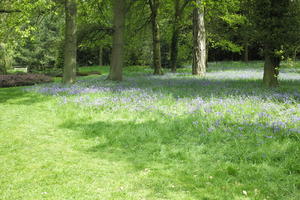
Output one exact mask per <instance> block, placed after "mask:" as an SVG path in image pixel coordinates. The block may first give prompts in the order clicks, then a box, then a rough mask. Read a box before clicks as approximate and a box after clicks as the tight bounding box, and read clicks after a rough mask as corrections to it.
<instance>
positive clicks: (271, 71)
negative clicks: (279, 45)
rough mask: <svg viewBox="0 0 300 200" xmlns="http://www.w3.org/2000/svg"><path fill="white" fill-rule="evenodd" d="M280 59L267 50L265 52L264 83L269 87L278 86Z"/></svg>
mask: <svg viewBox="0 0 300 200" xmlns="http://www.w3.org/2000/svg"><path fill="white" fill-rule="evenodd" d="M279 65H280V59H279V58H278V57H276V56H275V55H274V53H271V52H270V51H267V52H266V53H265V66H264V78H263V82H264V85H266V86H267V87H277V86H278V75H279Z"/></svg>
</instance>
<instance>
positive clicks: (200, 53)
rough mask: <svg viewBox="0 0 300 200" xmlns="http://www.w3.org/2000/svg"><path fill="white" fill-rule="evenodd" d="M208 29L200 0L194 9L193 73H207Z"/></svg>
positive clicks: (200, 74)
mask: <svg viewBox="0 0 300 200" xmlns="http://www.w3.org/2000/svg"><path fill="white" fill-rule="evenodd" d="M206 60H207V59H206V31H205V23H204V8H203V6H202V5H201V2H200V1H197V5H196V7H195V8H194V11H193V66H192V73H193V75H198V76H204V75H205V73H206Z"/></svg>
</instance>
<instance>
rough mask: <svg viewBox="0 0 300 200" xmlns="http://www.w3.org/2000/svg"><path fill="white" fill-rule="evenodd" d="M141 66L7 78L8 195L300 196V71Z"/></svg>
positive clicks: (3, 156)
mask: <svg viewBox="0 0 300 200" xmlns="http://www.w3.org/2000/svg"><path fill="white" fill-rule="evenodd" d="M136 69H137V68H128V69H127V71H126V74H127V78H126V80H125V81H124V82H123V83H112V82H109V81H105V80H104V79H105V76H100V77H97V76H95V77H89V78H85V79H84V80H81V81H79V83H77V84H76V85H75V86H71V87H63V86H61V85H59V84H56V83H55V84H47V85H43V86H36V87H28V88H27V89H25V90H24V88H9V89H0V113H1V114H0V199H1V200H2V199H3V200H11V199H13V200H15V199H22V200H23V199H25V200H27V199H34V200H35V199H55V200H56V199H82V200H83V199H84V200H87V199H91V200H92V199H93V200H94V199H151V200H152V199H172V200H173V199H295V200H296V199H299V198H300V193H299V190H300V182H299V180H300V156H299V155H300V128H299V127H300V103H299V102H300V95H299V94H300V91H299V88H300V75H299V74H297V73H295V72H286V73H283V74H282V77H283V78H282V81H281V84H282V86H281V87H280V88H278V89H271V90H269V89H266V88H264V87H262V86H261V81H260V78H261V70H259V69H256V68H254V69H248V71H247V70H246V71H245V70H242V71H239V70H237V69H230V71H222V72H220V71H219V70H217V69H216V70H213V69H212V70H211V72H209V73H208V76H207V78H195V77H192V76H189V75H188V74H185V73H179V74H167V75H166V76H163V77H157V76H150V75H146V74H145V71H146V72H147V71H148V70H147V69H146V68H138V70H136ZM83 70H89V69H88V68H83ZM93 70H94V69H93ZM136 71H138V73H137V72H136ZM182 72H185V71H182Z"/></svg>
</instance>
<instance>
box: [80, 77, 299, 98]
mask: <svg viewBox="0 0 300 200" xmlns="http://www.w3.org/2000/svg"><path fill="white" fill-rule="evenodd" d="M280 83H281V85H280V87H278V88H267V87H265V86H263V84H262V80H257V79H207V78H196V77H190V76H189V77H185V76H182V77H181V76H173V75H171V76H162V77H160V76H151V75H139V76H137V77H127V78H125V81H124V82H121V83H114V82H111V81H103V80H101V79H100V80H99V79H94V80H86V82H85V84H86V85H87V86H88V87H96V88H97V87H101V88H105V89H109V90H110V91H112V92H113V93H115V94H119V93H120V91H126V90H131V89H139V90H143V89H150V91H153V92H154V93H162V94H165V95H172V96H173V97H174V98H175V99H176V98H193V97H201V98H203V99H210V98H212V97H213V98H224V97H228V96H230V97H243V98H244V97H258V98H260V99H266V98H269V97H272V96H273V95H275V96H276V98H277V99H278V100H279V101H284V99H286V98H290V97H291V98H294V99H295V101H298V102H299V101H300V90H299V88H300V76H299V80H281V82H280Z"/></svg>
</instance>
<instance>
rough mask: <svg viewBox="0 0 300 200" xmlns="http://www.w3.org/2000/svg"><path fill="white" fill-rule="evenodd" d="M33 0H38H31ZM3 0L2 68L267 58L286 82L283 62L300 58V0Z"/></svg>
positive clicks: (267, 78) (67, 78)
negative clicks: (280, 71)
mask: <svg viewBox="0 0 300 200" xmlns="http://www.w3.org/2000/svg"><path fill="white" fill-rule="evenodd" d="M29 2H30V3H29ZM29 2H27V1H17V2H16V1H9V0H5V1H1V8H2V9H1V10H0V13H1V27H2V28H1V38H2V39H1V40H2V41H1V51H2V53H1V56H2V59H1V60H2V64H1V73H2V74H4V73H6V71H7V69H6V68H10V67H11V66H13V65H15V66H25V67H28V71H29V72H34V71H41V73H43V71H44V72H45V71H55V70H56V71H60V70H63V71H64V73H63V74H64V82H65V83H72V82H74V81H75V74H76V68H77V66H80V65H100V66H102V65H111V71H110V74H109V76H108V79H112V80H122V69H123V67H124V66H130V65H143V66H144V65H149V66H151V67H152V68H153V71H154V74H160V75H162V74H163V68H166V69H167V71H168V70H169V69H170V70H171V71H172V72H176V69H177V68H178V67H181V66H186V65H192V68H193V70H192V73H193V74H194V75H200V76H203V75H205V71H206V67H207V62H208V61H222V60H244V61H245V62H248V61H249V60H257V59H264V60H265V64H264V65H265V67H264V77H263V80H264V84H265V85H267V86H270V87H274V86H277V85H278V80H277V77H278V74H279V67H280V62H281V61H282V60H287V59H296V57H297V51H298V47H299V35H300V34H299V27H300V26H299V14H298V13H299V12H298V11H299V10H298V9H299V2H298V1H287V0H280V1H269V0H265V1H256V0H243V1H240V0H224V1H213V0H202V1H201V0H197V1H195V0H165V1H160V0H135V1H125V0H124V1H120V0H115V1H101V0H90V1H78V2H77V1H76V0H72V1H71V0H70V1H59V0H52V1H51V0H49V1H44V0H43V1H42V0H36V1H34V0H33V1H29Z"/></svg>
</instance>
